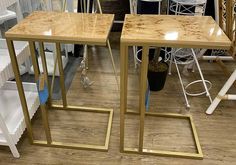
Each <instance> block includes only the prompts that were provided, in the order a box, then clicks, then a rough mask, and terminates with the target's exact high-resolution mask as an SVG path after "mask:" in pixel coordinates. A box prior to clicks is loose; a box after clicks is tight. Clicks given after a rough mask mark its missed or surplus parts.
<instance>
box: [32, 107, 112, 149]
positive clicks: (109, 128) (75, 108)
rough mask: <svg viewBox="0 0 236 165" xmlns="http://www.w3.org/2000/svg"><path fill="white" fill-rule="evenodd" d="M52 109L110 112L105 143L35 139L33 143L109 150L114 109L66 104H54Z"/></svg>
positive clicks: (58, 146)
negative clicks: (94, 143) (64, 105)
mask: <svg viewBox="0 0 236 165" xmlns="http://www.w3.org/2000/svg"><path fill="white" fill-rule="evenodd" d="M49 109H52V110H64V111H84V112H90V113H108V114H109V119H108V125H107V132H106V139H105V144H104V145H92V144H79V143H69V142H56V141H53V140H52V141H51V142H50V143H48V142H47V141H40V140H33V143H32V144H33V145H40V146H45V147H56V148H68V149H82V150H98V151H108V146H109V140H110V135H111V127H112V118H113V109H106V108H92V107H80V106H66V107H63V105H56V104H52V106H51V107H50V108H49Z"/></svg>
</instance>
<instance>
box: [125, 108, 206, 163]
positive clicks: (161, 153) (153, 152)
mask: <svg viewBox="0 0 236 165" xmlns="http://www.w3.org/2000/svg"><path fill="white" fill-rule="evenodd" d="M126 114H130V115H139V112H137V111H132V110H127V112H126ZM145 116H156V117H165V118H178V119H187V120H189V123H190V125H191V131H192V134H193V138H194V142H195V146H196V149H197V152H196V153H188V152H173V151H164V150H152V149H144V148H142V151H139V148H127V147H124V148H123V149H122V148H121V151H122V152H124V153H139V154H145V155H146V154H148V155H158V156H171V157H182V158H191V159H203V153H202V149H201V146H200V142H199V138H198V135H197V131H196V128H195V125H194V123H193V119H192V116H191V115H182V114H175V113H155V112H145Z"/></svg>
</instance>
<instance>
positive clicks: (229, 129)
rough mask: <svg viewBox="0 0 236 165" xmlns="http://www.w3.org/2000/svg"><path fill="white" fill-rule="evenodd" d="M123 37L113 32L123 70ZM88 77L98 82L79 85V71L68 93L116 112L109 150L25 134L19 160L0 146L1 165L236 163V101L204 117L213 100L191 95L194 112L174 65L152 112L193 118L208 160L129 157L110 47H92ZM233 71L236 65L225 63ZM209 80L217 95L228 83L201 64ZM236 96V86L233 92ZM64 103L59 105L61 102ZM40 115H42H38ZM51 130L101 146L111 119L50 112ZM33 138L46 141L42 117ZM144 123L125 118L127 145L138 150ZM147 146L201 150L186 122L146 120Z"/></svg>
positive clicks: (74, 100)
mask: <svg viewBox="0 0 236 165" xmlns="http://www.w3.org/2000/svg"><path fill="white" fill-rule="evenodd" d="M119 35H120V34H119V33H112V35H111V39H112V49H113V53H114V56H115V61H116V67H117V69H118V70H119V67H120V66H119V65H120V63H119ZM89 53H90V54H89V71H88V75H89V78H90V79H91V80H93V81H95V83H94V84H93V85H92V86H91V88H87V89H84V88H82V87H81V85H80V73H81V72H80V71H79V69H78V71H77V73H76V75H75V77H74V80H73V82H72V85H71V87H70V89H69V91H68V93H67V98H68V102H69V103H70V104H73V105H85V106H93V107H95V106H97V107H107V108H114V120H113V123H112V124H113V125H112V133H111V139H110V146H109V151H108V152H98V151H85V150H72V149H60V148H49V147H39V146H33V145H30V144H29V142H28V138H27V136H26V134H25V135H24V136H23V137H22V138H21V140H20V142H19V143H18V144H17V148H18V150H19V152H20V154H21V157H20V158H19V159H15V158H13V157H12V155H11V153H10V150H9V148H8V147H0V164H3V165H7V164H20V165H28V164H29V165H30V164H51V165H56V164H66V165H67V164H78V165H87V164H89V165H90V164H94V165H119V164H122V165H123V164H124V165H126V164H127V165H139V164H142V165H156V164H166V165H167V164H168V165H169V164H171V165H172V164H173V165H185V164H186V165H196V164H201V165H221V164H224V165H233V164H235V162H236V102H235V101H224V102H222V103H221V104H220V106H219V107H218V108H217V110H216V111H215V113H214V114H213V115H212V116H207V115H205V110H206V109H207V107H208V106H209V100H208V98H207V97H205V96H200V97H189V100H190V104H191V108H190V109H189V110H188V109H186V107H185V105H184V98H183V95H182V92H181V88H180V83H179V80H178V76H177V73H176V70H175V68H174V66H173V72H172V73H173V74H172V75H171V76H168V78H167V82H166V85H165V88H164V90H162V91H160V92H151V101H150V111H153V112H174V113H181V114H191V115H192V116H193V119H194V123H195V125H196V128H197V132H198V135H199V139H200V143H201V146H202V149H203V154H204V159H203V160H191V159H183V158H171V157H160V156H147V155H138V154H124V153H120V152H119V112H120V111H119V92H118V89H117V85H116V81H115V77H114V74H113V71H112V66H111V62H110V59H109V56H108V50H107V48H105V47H90V48H89ZM131 53H132V52H130V56H129V59H130V61H129V92H128V99H129V100H128V107H129V108H130V109H134V110H137V108H138V85H139V84H138V82H139V81H138V71H137V70H135V69H134V65H133V61H132V59H133V56H132V54H131ZM226 64H227V66H228V68H229V69H230V70H232V69H234V68H235V63H233V62H227V63H226ZM200 65H201V66H202V70H203V73H204V75H205V78H206V79H208V80H210V81H212V83H213V87H212V90H211V91H210V92H211V94H212V96H213V97H215V96H216V94H217V92H218V91H219V89H220V88H221V87H222V85H223V84H224V82H225V81H226V80H227V78H228V77H227V76H225V75H224V74H223V72H222V71H221V70H220V68H219V66H218V65H217V64H216V63H209V62H207V61H201V62H200ZM196 78H198V74H197V72H195V73H194V74H192V73H191V74H190V76H188V77H186V76H185V77H184V83H187V82H190V81H192V80H194V79H196ZM231 92H232V93H236V90H235V88H232V89H231ZM57 102H60V101H57ZM38 112H40V111H38ZM49 119H50V127H51V130H52V136H53V139H55V140H57V141H63V142H65V141H67V140H68V141H70V142H78V143H85V142H88V143H89V144H98V145H102V144H103V143H104V141H105V133H106V126H107V120H108V115H106V114H91V113H83V112H65V111H55V110H49ZM32 123H33V128H34V134H35V137H36V138H37V139H45V136H44V131H43V130H42V124H41V115H40V113H37V114H36V116H35V117H34V119H33V121H32ZM138 127H139V122H138V118H137V116H130V115H127V116H126V128H125V129H126V130H125V145H126V146H129V147H132V146H137V142H138ZM144 140H145V144H144V146H145V147H148V148H150V149H164V150H169V151H187V152H195V151H196V148H195V146H194V142H193V139H192V135H191V130H190V126H189V123H188V122H187V121H186V120H176V119H164V118H160V117H158V118H157V117H155V118H154V117H146V119H145V137H144Z"/></svg>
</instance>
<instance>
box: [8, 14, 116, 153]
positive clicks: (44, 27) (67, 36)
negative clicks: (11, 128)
mask: <svg viewBox="0 0 236 165" xmlns="http://www.w3.org/2000/svg"><path fill="white" fill-rule="evenodd" d="M113 20H114V15H112V14H84V13H62V12H42V11H41V12H40V11H38V12H33V13H32V14H31V15H30V16H28V17H27V18H26V19H24V20H22V21H21V22H20V23H19V24H17V25H16V26H14V27H13V28H12V29H10V30H9V31H8V32H6V40H7V45H8V49H9V53H10V57H11V61H12V67H13V71H14V74H15V78H16V83H17V88H18V93H19V96H20V100H21V105H22V109H23V113H24V118H25V122H26V126H27V133H28V137H29V141H30V143H31V144H35V145H41V146H49V147H61V148H74V149H87V150H101V151H107V150H108V145H109V139H110V133H111V125H112V117H113V109H106V108H98V107H79V106H72V105H68V103H67V98H66V90H65V82H64V81H65V80H64V73H63V66H62V57H61V45H60V43H70V44H88V45H103V46H105V45H106V43H107V39H108V35H109V33H110V29H111V27H112V23H113ZM15 40H21V41H28V42H29V47H30V53H31V58H32V64H33V67H34V73H35V82H37V81H38V80H39V77H41V76H40V71H39V66H38V61H37V57H36V54H35V42H39V46H40V56H41V58H42V64H43V73H44V76H45V82H46V84H47V86H48V93H49V98H48V101H47V103H46V104H44V103H43V104H42V103H41V105H40V109H41V113H42V121H43V127H44V131H45V134H46V139H47V140H46V141H38V140H35V139H34V135H33V131H32V125H31V122H30V117H29V112H28V107H27V100H26V97H25V93H24V88H23V86H22V81H21V78H20V73H19V67H18V62H17V59H16V54H15V49H14V45H13V41H15ZM43 42H51V43H55V45H56V53H57V58H58V67H59V73H60V87H61V94H62V102H63V105H55V104H53V103H52V100H51V96H50V84H49V82H48V71H47V62H46V58H45V52H44V44H43ZM47 109H54V110H67V111H68V110H69V111H86V112H90V113H107V114H109V120H108V126H107V133H106V139H105V144H104V145H91V144H77V143H70V142H66V143H62V142H56V141H53V139H52V137H51V131H50V128H49V119H48V116H47Z"/></svg>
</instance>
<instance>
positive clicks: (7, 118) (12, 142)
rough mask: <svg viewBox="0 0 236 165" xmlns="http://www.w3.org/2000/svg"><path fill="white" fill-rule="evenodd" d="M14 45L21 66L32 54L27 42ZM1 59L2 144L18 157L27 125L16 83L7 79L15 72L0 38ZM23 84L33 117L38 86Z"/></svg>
mask: <svg viewBox="0 0 236 165" xmlns="http://www.w3.org/2000/svg"><path fill="white" fill-rule="evenodd" d="M14 46H15V48H16V58H17V61H18V65H19V66H20V65H21V64H22V63H24V61H26V60H28V58H29V56H30V54H29V47H28V44H27V43H26V42H20V41H17V42H15V43H14ZM0 61H1V62H0V145H6V146H9V147H10V149H11V152H12V154H13V156H14V157H17V158H18V157H19V156H20V155H19V153H18V151H17V148H16V144H17V142H18V141H19V139H20V137H21V135H22V134H23V132H24V130H25V128H26V125H25V121H24V116H23V112H22V108H21V104H20V98H19V94H18V91H17V87H16V83H15V82H9V81H7V80H8V79H10V78H12V77H14V73H13V70H12V64H11V60H10V57H9V53H8V49H7V45H6V41H5V40H4V39H2V40H0ZM23 86H24V89H25V96H26V99H27V100H28V102H27V106H28V112H29V115H30V119H31V118H32V117H33V115H34V114H35V112H36V110H37V109H38V107H39V100H38V92H37V87H36V84H34V83H23Z"/></svg>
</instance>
